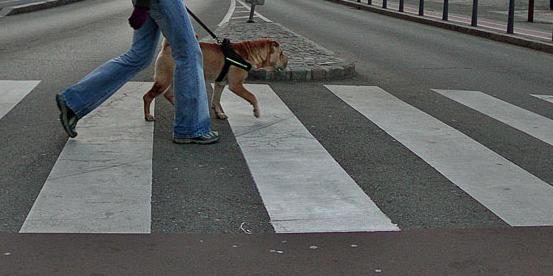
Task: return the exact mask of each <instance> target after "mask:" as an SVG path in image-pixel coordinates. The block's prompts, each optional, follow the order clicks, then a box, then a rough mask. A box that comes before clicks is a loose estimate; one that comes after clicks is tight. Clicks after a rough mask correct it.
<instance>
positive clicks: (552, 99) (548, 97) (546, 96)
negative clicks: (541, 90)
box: [532, 94, 553, 103]
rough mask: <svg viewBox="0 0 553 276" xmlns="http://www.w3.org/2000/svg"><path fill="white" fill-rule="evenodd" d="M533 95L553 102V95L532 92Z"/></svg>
mask: <svg viewBox="0 0 553 276" xmlns="http://www.w3.org/2000/svg"><path fill="white" fill-rule="evenodd" d="M532 96H534V97H536V98H538V99H541V100H544V101H548V102H550V103H553V95H536V94H532Z"/></svg>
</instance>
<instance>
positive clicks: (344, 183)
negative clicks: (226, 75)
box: [223, 85, 399, 233]
mask: <svg viewBox="0 0 553 276" xmlns="http://www.w3.org/2000/svg"><path fill="white" fill-rule="evenodd" d="M247 87H248V88H249V89H251V90H252V91H255V92H256V95H257V97H258V99H259V102H260V103H261V106H262V107H263V110H262V111H263V114H262V116H261V118H259V119H256V118H254V116H253V113H252V108H251V106H250V105H249V104H248V103H246V102H245V101H244V100H242V99H240V98H238V97H237V96H235V95H234V94H233V93H232V92H230V91H228V90H226V95H225V98H224V101H223V104H224V106H225V110H226V114H227V115H228V116H229V123H230V125H231V127H232V131H233V133H234V134H235V136H236V140H237V141H238V144H239V146H240V148H241V149H242V153H243V154H244V157H245V159H246V161H247V164H248V167H249V169H250V172H251V174H252V176H253V178H254V180H255V183H256V184H257V187H258V189H259V193H260V195H261V197H262V199H263V202H264V203H265V206H266V208H267V211H268V213H269V216H270V217H271V223H272V224H273V226H274V228H275V231H276V232H277V233H306V232H357V231H361V232H365V231H396V230H399V229H398V227H397V225H395V224H393V223H392V222H391V221H390V219H389V218H388V217H387V216H386V215H385V214H384V213H382V211H381V210H380V209H379V208H378V207H377V206H376V204H374V202H372V201H371V199H370V198H369V197H368V196H367V194H365V192H363V190H362V189H361V188H360V187H359V186H358V185H357V183H355V181H354V180H353V179H352V178H351V177H350V176H349V175H348V174H347V173H346V172H345V171H344V169H343V168H342V167H340V165H339V164H338V163H337V162H336V161H335V160H334V159H333V158H332V156H331V155H330V154H329V153H328V152H327V151H326V150H325V149H324V147H323V146H322V145H321V144H320V143H319V142H318V141H317V140H316V139H315V138H314V137H313V136H312V135H311V134H310V133H309V131H308V130H307V129H306V128H305V127H304V126H303V125H302V123H301V122H300V121H299V120H298V119H297V118H296V117H295V116H294V114H293V113H292V112H291V111H290V110H289V109H288V107H287V106H286V105H285V104H284V103H283V102H282V100H281V99H280V98H279V97H278V96H277V95H276V94H275V93H274V92H273V90H272V89H271V88H270V87H269V86H268V85H247Z"/></svg>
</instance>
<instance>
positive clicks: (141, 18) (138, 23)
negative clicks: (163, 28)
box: [129, 7, 148, 30]
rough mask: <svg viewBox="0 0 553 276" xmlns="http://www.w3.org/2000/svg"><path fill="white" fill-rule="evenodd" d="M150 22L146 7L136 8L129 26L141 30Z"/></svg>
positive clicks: (130, 18)
mask: <svg viewBox="0 0 553 276" xmlns="http://www.w3.org/2000/svg"><path fill="white" fill-rule="evenodd" d="M146 20H148V9H147V8H144V7H134V10H133V11H132V14H131V17H129V25H131V27H132V28H133V29H135V30H137V29H140V27H142V25H144V23H145V22H146Z"/></svg>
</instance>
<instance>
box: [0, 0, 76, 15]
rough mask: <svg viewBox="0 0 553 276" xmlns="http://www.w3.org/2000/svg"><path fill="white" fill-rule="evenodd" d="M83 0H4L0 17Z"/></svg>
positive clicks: (0, 9)
mask: <svg viewBox="0 0 553 276" xmlns="http://www.w3.org/2000/svg"><path fill="white" fill-rule="evenodd" d="M79 1H83V0H3V1H0V17H3V16H9V15H16V14H22V13H28V12H34V11H39V10H44V9H49V8H53V7H59V6H63V5H67V4H71V3H74V2H79Z"/></svg>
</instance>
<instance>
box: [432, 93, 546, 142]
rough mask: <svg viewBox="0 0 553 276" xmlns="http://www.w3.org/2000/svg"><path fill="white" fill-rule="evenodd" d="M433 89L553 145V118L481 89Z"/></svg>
mask: <svg viewBox="0 0 553 276" xmlns="http://www.w3.org/2000/svg"><path fill="white" fill-rule="evenodd" d="M432 90H433V91H435V92H437V93H440V94H442V95H444V96H445V97H448V98H450V99H452V100H454V101H456V102H458V103H461V104H463V105H466V106H468V107H470V108H472V109H474V110H476V111H478V112H480V113H483V114H485V115H487V116H490V117H492V118H494V119H496V120H498V121H500V122H502V123H505V124H507V125H510V126H511V127H514V128H516V129H518V130H520V131H522V132H525V133H527V134H529V135H531V136H534V137H536V138H538V139H540V140H542V141H544V142H546V143H548V144H550V145H553V120H551V119H548V118H546V117H543V116H541V115H538V114H536V113H533V112H530V111H528V110H526V109H522V108H520V107H518V106H515V105H512V104H510V103H507V102H504V101H502V100H499V99H497V98H494V97H492V96H490V95H487V94H484V93H482V92H480V91H465V90H440V89H432Z"/></svg>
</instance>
